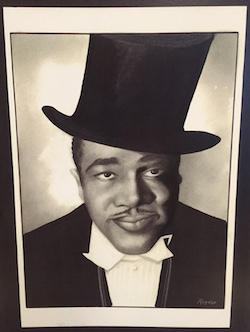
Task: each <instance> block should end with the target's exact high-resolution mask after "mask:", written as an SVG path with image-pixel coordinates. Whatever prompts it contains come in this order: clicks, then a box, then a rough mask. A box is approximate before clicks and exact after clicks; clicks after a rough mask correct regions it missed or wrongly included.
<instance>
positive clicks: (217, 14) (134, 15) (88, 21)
mask: <svg viewBox="0 0 250 332" xmlns="http://www.w3.org/2000/svg"><path fill="white" fill-rule="evenodd" d="M246 12H247V9H246V7H243V6H242V7H238V6H236V7H178V8H177V7H169V8H167V7H164V8H163V7H159V8H157V7H154V8H149V7H148V8H4V30H5V45H6V61H7V82H8V93H9V107H10V122H11V143H12V156H13V172H14V192H15V211H16V221H17V222H16V234H17V254H18V274H19V293H20V308H21V324H22V327H49V326H51V327H55V326H151V327H200V328H202V327H213V328H217V327H229V326H230V314H231V299H232V276H233V250H234V249H233V248H234V228H235V225H234V220H235V202H236V190H237V167H238V153H239V151H238V150H239V134H240V118H241V99H242V77H243V67H244V48H245V30H246ZM13 32H15V33H17V32H22V33H24V32H25V33H32V32H33V33H104V32H138V33H140V32H238V33H239V39H238V54H237V73H236V90H235V101H234V110H235V112H234V124H233V142H232V149H233V150H232V163H231V173H230V194H229V204H230V205H229V206H230V210H229V216H228V252H227V273H226V297H225V299H226V301H225V308H224V309H204V308H202V309H169V308H167V309H156V308H136V309H134V308H126V309H125V308H49V309H48V308H39V309H37V308H32V309H31V308H26V300H25V284H24V268H23V249H22V248H23V243H22V227H21V205H20V179H19V170H18V152H17V137H16V118H15V105H14V91H13V75H12V63H11V48H10V33H13Z"/></svg>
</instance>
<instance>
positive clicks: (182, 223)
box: [170, 202, 227, 233]
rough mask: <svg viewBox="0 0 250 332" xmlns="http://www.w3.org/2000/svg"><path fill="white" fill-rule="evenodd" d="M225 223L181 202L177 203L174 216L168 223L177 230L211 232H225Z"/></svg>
mask: <svg viewBox="0 0 250 332" xmlns="http://www.w3.org/2000/svg"><path fill="white" fill-rule="evenodd" d="M226 226H227V223H226V222H225V221H224V220H222V219H219V218H216V217H213V216H211V215H208V214H206V213H204V212H201V211H199V210H196V209H194V208H192V207H190V206H187V205H185V204H183V203H180V202H179V203H178V206H177V209H176V214H175V218H174V220H173V222H172V224H171V225H170V227H173V228H174V229H175V230H178V231H183V232H184V231H185V232H186V231H190V232H193V231H195V230H196V231H204V230H206V231H208V230H209V232H211V233H216V232H223V233H224V232H225V231H226Z"/></svg>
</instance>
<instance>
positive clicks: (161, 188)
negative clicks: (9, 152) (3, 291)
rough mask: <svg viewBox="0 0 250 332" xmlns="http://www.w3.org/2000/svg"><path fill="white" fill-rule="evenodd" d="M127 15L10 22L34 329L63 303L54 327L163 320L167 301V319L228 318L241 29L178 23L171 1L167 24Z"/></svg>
mask: <svg viewBox="0 0 250 332" xmlns="http://www.w3.org/2000/svg"><path fill="white" fill-rule="evenodd" d="M124 12H125V14H126V11H123V10H122V9H120V11H118V12H117V14H116V15H117V17H120V18H121V21H120V22H119V23H118V22H116V23H114V26H112V27H109V25H108V22H109V17H111V15H114V13H112V12H111V11H109V10H106V11H105V9H103V12H102V11H100V13H99V14H97V13H96V12H95V11H91V10H90V11H85V12H84V11H83V12H81V13H80V14H79V17H78V14H77V15H76V12H74V11H72V12H71V13H72V17H74V15H76V16H75V20H74V19H73V18H72V17H71V21H72V26H73V28H72V29H70V28H69V27H70V24H68V25H67V24H66V25H65V29H62V28H59V27H60V17H63V15H64V14H63V12H60V11H56V9H54V10H52V11H51V13H52V14H53V15H54V14H55V13H58V17H59V23H58V27H57V26H56V28H55V29H54V28H53V29H52V28H51V30H50V25H49V26H48V27H47V28H46V29H44V27H43V26H42V28H41V29H40V30H39V31H38V28H36V29H31V30H32V31H31V30H30V31H29V29H27V28H24V29H23V30H22V29H20V31H19V30H18V31H17V30H15V29H12V30H11V28H9V30H10V34H9V44H8V46H9V50H10V52H9V55H10V57H9V60H8V61H9V64H10V65H11V71H10V77H11V79H10V86H11V88H9V89H10V96H12V97H13V99H11V100H12V102H11V103H10V109H11V110H10V117H11V131H12V132H11V134H12V149H13V160H14V161H15V162H16V164H15V166H14V173H15V177H14V180H15V204H16V205H15V206H16V224H17V237H18V238H19V240H18V258H19V282H20V298H21V300H20V302H21V312H22V313H23V322H24V326H43V325H42V324H44V323H43V322H42V320H41V322H40V323H38V325H36V324H37V323H34V324H35V325H32V324H33V323H32V320H29V318H28V316H29V312H30V313H33V314H35V315H39V313H38V311H36V310H37V309H38V308H39V310H45V311H44V312H45V314H46V313H47V312H54V311H50V310H58V311H56V312H57V314H56V315H55V316H54V318H51V316H49V317H50V318H48V320H47V321H46V322H47V323H45V324H47V325H49V326H57V324H58V322H64V323H63V324H67V319H66V320H64V318H62V316H65V317H66V316H67V314H66V313H67V311H65V310H67V309H69V310H70V312H72V310H75V309H74V308H77V310H78V311H75V312H77V314H75V316H74V315H73V316H71V318H70V320H69V321H70V322H69V323H68V324H69V325H72V326H79V324H83V323H82V322H84V324H85V325H90V326H92V325H95V321H92V320H91V318H90V313H91V312H93V310H96V311H95V313H96V315H97V316H98V315H99V316H100V323H97V325H98V324H101V325H105V324H106V325H109V324H110V323H107V322H109V321H108V319H109V318H107V317H111V316H112V317H113V316H114V314H113V313H114V311H115V312H117V317H118V318H114V317H113V318H112V319H114V323H113V321H112V319H111V318H110V319H111V320H110V321H111V325H112V324H114V326H119V325H121V324H122V323H121V322H122V319H123V318H122V317H123V312H126V313H130V314H131V315H132V316H134V313H135V312H138V313H140V315H144V316H145V315H147V314H146V313H150V314H148V317H147V318H145V317H144V318H145V319H146V323H145V326H152V321H153V319H154V317H160V316H161V315H163V312H164V311H163V308H164V310H166V311H165V312H166V315H165V314H164V318H163V320H162V322H160V323H159V326H166V327H168V326H175V327H178V326H179V325H178V324H179V322H178V317H182V318H183V324H185V325H183V326H184V327H189V325H188V324H189V323H188V318H187V317H188V311H186V310H187V309H188V310H190V311H189V312H190V314H193V315H194V316H196V317H197V315H196V314H197V312H199V314H198V316H199V315H200V316H201V317H203V318H202V319H203V322H205V318H204V317H213V315H214V317H222V323H220V322H217V323H216V320H215V323H213V321H211V322H210V323H209V324H211V325H209V324H208V325H204V327H210V326H213V324H215V325H214V326H216V327H219V326H226V325H227V324H228V322H229V320H230V305H231V300H230V299H231V291H232V290H231V287H232V286H231V285H232V257H233V239H234V218H235V215H234V206H235V199H236V197H235V195H236V194H235V183H236V174H237V166H236V165H237V158H238V152H237V151H238V150H237V149H238V148H237V146H238V140H239V119H240V98H241V88H242V68H243V55H242V54H243V53H242V50H243V47H244V34H243V35H242V30H241V28H240V26H241V25H240V23H239V28H238V30H237V29H236V28H235V27H234V28H232V29H230V28H229V24H228V25H225V26H226V27H227V28H222V27H223V23H222V22H220V20H219V19H218V22H219V23H218V22H217V23H216V24H217V25H216V24H215V27H213V26H212V25H210V26H208V27H206V28H205V25H199V24H201V22H200V20H197V23H196V27H195V28H194V27H193V26H190V25H188V24H187V27H185V21H184V23H183V26H184V28H183V29H181V28H180V26H178V24H177V23H170V22H168V18H169V17H170V16H171V15H172V14H171V13H168V12H167V11H166V12H165V13H164V11H162V10H161V11H159V17H160V18H159V22H164V23H162V25H161V24H160V23H159V22H158V23H159V25H157V24H156V26H155V25H154V24H151V25H150V23H148V27H149V28H148V29H146V28H145V27H146V26H147V25H146V24H147V19H148V18H147V17H148V16H147V15H148V14H149V12H147V14H145V13H144V12H143V11H141V12H140V10H138V11H136V10H135V11H133V10H132V11H131V12H130V14H131V15H132V16H133V15H134V17H140V20H141V22H142V23H141V27H142V28H141V29H138V26H137V25H136V24H132V27H130V28H124V27H125V25H124V26H123V24H124V23H122V22H123V19H124V17H123V15H124ZM14 13H15V10H14V9H13V11H11V10H9V12H8V11H6V17H8V14H9V15H10V17H11V15H14ZM65 13H66V9H65ZM67 13H68V12H67ZM150 13H151V14H150V15H152V17H154V11H153V10H152V9H151V12H150ZM178 13H180V11H177V12H176V14H175V15H178ZM34 14H35V12H34ZM49 14H50V13H49V12H48V15H49ZM52 14H51V15H52ZM61 14H62V16H60V15H61ZM238 14H239V17H240V19H239V21H241V23H242V22H243V21H244V20H242V17H244V14H245V12H244V10H242V11H239V13H238ZM27 15H28V17H29V12H28V11H27ZM53 15H52V16H53ZM98 15H99V16H98ZM119 15H120V16H119ZM138 15H139V16H138ZM164 15H165V16H164ZM169 15H170V16H169ZM200 15H201V16H202V15H205V12H202V11H201V12H200ZM230 15H231V14H230V11H228V12H226V15H225V16H226V17H225V22H227V21H228V22H230ZM52 16H51V17H52ZM125 16H126V15H125ZM161 16H162V17H161ZM185 16H186V15H185ZM227 16H228V17H227ZM84 17H88V19H86V21H87V23H86V22H85V23H84V24H83V25H82V26H81V24H80V25H79V26H80V27H78V25H77V24H75V22H77V21H76V19H78V20H79V22H82V21H81V20H83V18H84ZM103 17H104V19H103V21H102V19H101V18H103ZM194 17H196V16H194ZM98 19H99V25H98V28H96V29H95V28H94V27H93V26H94V25H95V23H94V22H96V21H95V20H98ZM33 20H34V18H33ZM194 21H195V19H194ZM215 21H216V20H215ZM187 22H189V24H190V20H188V19H187ZM195 22H196V21H195ZM151 23H152V22H151ZM33 24H34V23H33ZM74 24H75V25H74ZM175 25H177V26H176V27H175ZM51 26H52V25H51ZM235 26H236V25H235ZM7 28H8V25H7ZM60 29H61V30H60ZM7 31H8V29H7ZM160 308H161V309H160ZM168 309H169V310H174V315H173V317H171V318H168V317H167V316H168V315H167V313H168ZM60 310H61V311H60ZM79 310H80V311H81V310H85V311H82V313H83V315H82V316H81V318H80V320H78V318H79V316H80V314H79V313H80V311H79ZM112 310H113V312H112ZM39 312H42V311H39ZM60 313H61V314H60ZM219 313H221V316H219ZM60 315H61V316H60ZM68 315H69V314H68ZM105 315H106V318H104V316H105ZM202 315H204V316H202ZM209 315H211V316H209ZM217 315H218V316H217ZM55 317H56V318H55ZM72 317H77V318H74V319H75V322H76V323H74V321H73V318H72ZM119 317H120V318H119ZM174 317H175V318H174ZM176 317H177V318H176ZM84 319H85V321H84ZM105 319H107V320H105ZM116 319H117V320H116ZM151 319H152V320H151ZM168 319H170V320H168ZM171 319H172V320H171ZM174 319H176V320H175V321H174ZM185 319H186V320H185ZM196 319H197V323H192V324H194V325H192V326H200V325H199V324H202V323H200V322H199V318H196ZM217 319H218V320H219V318H217ZM136 322H137V321H136V318H132V321H131V323H130V324H131V326H133V324H136ZM124 324H126V323H125V322H124ZM138 324H139V323H138ZM140 324H141V321H140ZM150 324H151V325H150ZM204 324H207V323H204ZM223 324H224V325H223ZM156 326H158V325H156ZM202 326H203V325H202Z"/></svg>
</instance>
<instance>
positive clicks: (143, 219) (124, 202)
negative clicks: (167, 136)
mask: <svg viewBox="0 0 250 332" xmlns="http://www.w3.org/2000/svg"><path fill="white" fill-rule="evenodd" d="M81 149H83V151H82V152H83V154H82V158H81V161H80V165H79V166H80V167H79V169H80V170H79V172H80V174H79V175H80V179H81V190H82V193H83V198H84V201H85V205H86V207H87V209H88V212H89V214H90V217H91V218H92V220H93V221H94V222H95V224H96V225H97V227H98V228H99V229H100V231H101V232H102V233H103V234H104V235H105V236H106V237H107V238H108V239H109V241H110V242H111V243H112V244H113V245H114V246H115V248H116V249H117V250H119V251H120V252H123V253H126V254H141V253H145V252H147V251H148V250H149V249H150V248H151V247H152V246H153V245H154V243H155V242H156V241H157V239H158V238H159V237H160V235H161V232H162V229H163V227H164V226H165V225H166V224H167V223H168V222H169V221H170V219H171V217H172V214H173V212H174V209H175V205H176V202H177V199H178V190H179V173H178V166H179V161H178V160H179V159H178V156H175V157H174V156H169V155H161V154H152V153H144V152H134V151H130V150H125V149H120V148H115V147H110V146H107V145H102V144H97V143H93V142H88V141H82V146H81Z"/></svg>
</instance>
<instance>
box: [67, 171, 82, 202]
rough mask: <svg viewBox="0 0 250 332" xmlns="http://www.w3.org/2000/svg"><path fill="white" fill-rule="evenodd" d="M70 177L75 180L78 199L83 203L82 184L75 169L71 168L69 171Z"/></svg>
mask: <svg viewBox="0 0 250 332" xmlns="http://www.w3.org/2000/svg"><path fill="white" fill-rule="evenodd" d="M70 173H71V175H73V177H74V178H75V180H76V183H77V187H78V194H79V196H80V198H81V199H82V200H83V201H84V193H83V188H82V182H81V179H80V176H79V173H78V171H77V169H76V168H71V170H70Z"/></svg>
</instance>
